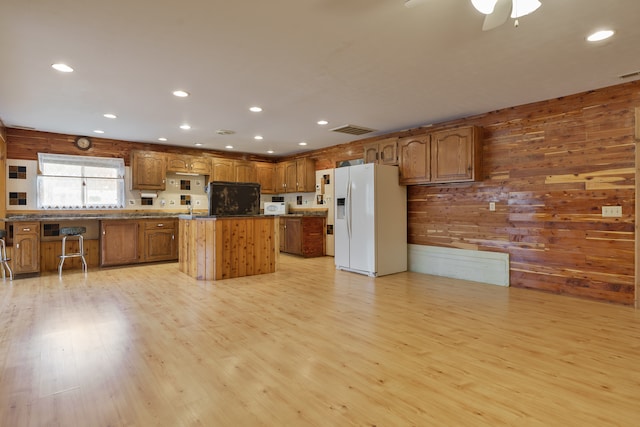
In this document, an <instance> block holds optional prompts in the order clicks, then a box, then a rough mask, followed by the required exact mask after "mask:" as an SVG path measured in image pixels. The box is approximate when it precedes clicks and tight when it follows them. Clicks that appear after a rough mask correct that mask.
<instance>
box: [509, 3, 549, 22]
mask: <svg viewBox="0 0 640 427" xmlns="http://www.w3.org/2000/svg"><path fill="white" fill-rule="evenodd" d="M541 5H542V3H540V2H539V1H538V0H513V9H512V10H511V17H512V18H514V19H516V18H520V17H522V16H525V15H528V14H530V13H532V12H535V11H536V10H537V9H538V8H539V7H540V6H541Z"/></svg>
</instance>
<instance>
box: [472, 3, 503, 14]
mask: <svg viewBox="0 0 640 427" xmlns="http://www.w3.org/2000/svg"><path fill="white" fill-rule="evenodd" d="M496 3H498V0H471V4H472V5H473V7H475V8H476V10H477V11H478V12H480V13H484V14H485V15H489V14H490V13H493V9H494V8H495V7H496Z"/></svg>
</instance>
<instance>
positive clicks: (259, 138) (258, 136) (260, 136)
mask: <svg viewBox="0 0 640 427" xmlns="http://www.w3.org/2000/svg"><path fill="white" fill-rule="evenodd" d="M253 139H257V140H261V139H264V138H263V137H262V135H256V136H254V137H253Z"/></svg>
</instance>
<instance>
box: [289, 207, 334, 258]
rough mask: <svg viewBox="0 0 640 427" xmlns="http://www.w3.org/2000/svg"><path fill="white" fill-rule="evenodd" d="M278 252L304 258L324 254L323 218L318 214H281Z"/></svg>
mask: <svg viewBox="0 0 640 427" xmlns="http://www.w3.org/2000/svg"><path fill="white" fill-rule="evenodd" d="M279 230H280V252H286V253H289V254H294V255H302V256H304V257H306V258H310V257H318V256H323V255H324V254H325V235H324V232H325V218H324V217H320V216H281V217H280V224H279Z"/></svg>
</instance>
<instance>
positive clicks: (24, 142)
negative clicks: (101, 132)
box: [7, 128, 275, 166]
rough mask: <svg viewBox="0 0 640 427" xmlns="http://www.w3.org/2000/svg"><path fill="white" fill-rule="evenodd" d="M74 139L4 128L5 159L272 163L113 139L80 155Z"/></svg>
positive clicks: (97, 141) (99, 140)
mask: <svg viewBox="0 0 640 427" xmlns="http://www.w3.org/2000/svg"><path fill="white" fill-rule="evenodd" d="M76 138H77V135H65V134H58V133H51V132H40V131H33V130H28V129H16V128H7V142H8V145H7V158H9V159H20V160H37V159H38V153H39V152H42V153H53V154H70V155H78V156H97V157H122V158H124V161H125V164H126V165H127V166H128V165H129V159H130V154H131V151H132V150H148V151H158V152H163V153H173V154H186V155H193V156H208V157H224V158H233V159H242V160H256V161H263V162H274V161H275V159H274V158H272V157H264V156H258V155H253V154H246V153H228V152H223V151H217V150H197V149H190V148H185V147H175V146H171V145H163V144H149V143H141V142H129V141H121V140H116V139H107V138H95V137H90V138H91V140H92V141H93V146H92V147H91V148H90V149H89V150H87V151H82V150H79V149H78V148H76V146H75V145H74V141H75V139H76Z"/></svg>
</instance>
